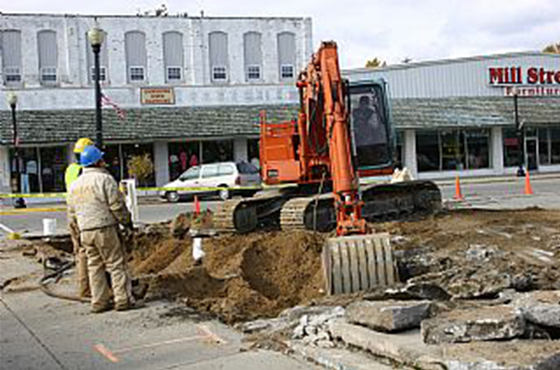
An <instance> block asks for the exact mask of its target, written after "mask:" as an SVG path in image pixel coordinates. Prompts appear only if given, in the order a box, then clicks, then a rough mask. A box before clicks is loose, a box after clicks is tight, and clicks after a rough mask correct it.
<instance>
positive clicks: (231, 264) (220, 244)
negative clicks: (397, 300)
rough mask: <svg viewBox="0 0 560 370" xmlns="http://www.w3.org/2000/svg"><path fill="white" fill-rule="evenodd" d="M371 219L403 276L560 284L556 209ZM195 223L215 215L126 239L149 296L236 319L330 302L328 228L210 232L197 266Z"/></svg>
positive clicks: (466, 294)
mask: <svg viewBox="0 0 560 370" xmlns="http://www.w3.org/2000/svg"><path fill="white" fill-rule="evenodd" d="M372 226H373V228H374V229H375V231H387V232H389V233H390V234H391V236H392V240H393V246H394V249H395V251H396V252H395V253H396V255H397V258H398V261H399V270H400V272H401V277H402V278H404V279H408V281H414V282H418V283H427V284H432V285H436V286H438V287H440V288H442V289H443V290H445V291H446V292H447V293H448V294H449V296H450V297H453V298H455V299H478V298H480V299H482V298H488V297H493V296H495V295H496V294H498V293H499V292H501V291H503V290H505V289H515V290H518V291H530V290H548V289H560V270H559V269H560V263H559V262H560V212H559V211H545V210H540V209H528V210H521V211H499V212H498V211H481V210H476V211H475V210H469V211H454V212H443V213H441V214H439V215H437V216H431V217H427V218H425V219H423V220H419V221H409V222H391V223H383V224H374V225H372ZM191 227H193V228H199V229H200V228H209V227H211V215H209V214H208V215H204V217H203V218H201V219H196V220H193V219H192V217H191V216H190V215H182V216H180V217H179V218H177V219H176V220H174V221H173V222H171V223H170V224H169V223H167V224H154V225H150V226H148V227H147V228H146V229H144V230H143V231H141V232H137V233H136V235H135V237H134V240H133V241H129V242H127V248H128V249H129V268H130V270H131V272H132V275H133V276H134V278H135V279H138V280H139V281H140V282H141V283H142V284H144V285H145V286H146V287H147V290H146V295H145V299H146V300H148V301H149V300H155V299H162V298H166V299H178V300H181V301H182V302H184V303H185V304H186V305H187V306H189V307H191V308H194V309H195V310H197V311H198V312H200V313H202V314H211V315H214V316H216V317H218V318H220V319H221V320H222V321H224V322H226V323H229V324H231V323H235V322H240V321H248V320H253V319H257V318H263V317H274V316H276V315H278V314H279V313H280V312H281V311H282V310H284V309H286V308H289V307H293V306H296V305H302V304H315V303H324V302H330V303H333V298H328V297H325V296H324V291H323V276H322V271H321V259H320V252H321V248H322V245H323V242H324V240H325V239H326V238H327V237H329V235H328V234H321V233H312V232H290V233H285V232H281V231H266V232H265V231H263V232H255V233H251V234H248V235H222V236H215V237H211V238H206V239H204V240H203V248H204V251H205V252H206V256H205V257H204V258H203V261H202V263H201V264H196V263H195V262H194V260H193V258H192V246H191V244H192V240H191V237H190V236H189V233H187V231H188V230H189V228H191ZM337 299H338V298H334V301H336V300H337ZM345 300H346V301H348V297H341V298H340V300H339V301H338V302H336V303H340V302H343V301H345Z"/></svg>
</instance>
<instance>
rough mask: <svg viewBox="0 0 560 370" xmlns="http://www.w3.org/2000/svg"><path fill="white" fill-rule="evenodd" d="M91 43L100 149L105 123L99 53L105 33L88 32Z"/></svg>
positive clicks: (96, 131) (95, 28)
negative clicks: (103, 120) (102, 107)
mask: <svg viewBox="0 0 560 370" xmlns="http://www.w3.org/2000/svg"><path fill="white" fill-rule="evenodd" d="M88 38H89V42H90V44H91V48H92V49H93V60H94V68H93V69H94V76H93V80H94V84H95V144H96V145H97V147H98V148H101V147H102V146H103V122H102V112H101V84H100V81H99V80H100V70H101V69H100V66H99V53H100V52H101V44H103V31H102V30H100V29H99V28H97V27H94V28H92V29H91V30H90V31H89V32H88Z"/></svg>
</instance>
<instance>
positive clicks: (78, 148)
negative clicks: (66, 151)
mask: <svg viewBox="0 0 560 370" xmlns="http://www.w3.org/2000/svg"><path fill="white" fill-rule="evenodd" d="M88 145H94V143H93V141H92V140H91V139H89V138H87V137H83V138H81V139H79V140H78V141H76V145H75V146H74V153H81V152H83V151H84V148H85V147H86V146H88Z"/></svg>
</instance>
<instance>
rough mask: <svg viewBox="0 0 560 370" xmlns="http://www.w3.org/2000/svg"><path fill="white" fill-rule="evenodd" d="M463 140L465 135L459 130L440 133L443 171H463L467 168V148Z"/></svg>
mask: <svg viewBox="0 0 560 370" xmlns="http://www.w3.org/2000/svg"><path fill="white" fill-rule="evenodd" d="M462 139H463V135H462V133H461V132H460V131H458V130H445V131H441V132H440V142H441V152H442V154H441V169H442V170H463V169H465V168H466V164H465V147H464V145H463V144H464V140H462Z"/></svg>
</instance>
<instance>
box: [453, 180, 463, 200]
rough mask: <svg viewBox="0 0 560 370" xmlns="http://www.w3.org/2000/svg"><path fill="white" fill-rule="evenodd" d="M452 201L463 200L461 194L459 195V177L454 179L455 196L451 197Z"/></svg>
mask: <svg viewBox="0 0 560 370" xmlns="http://www.w3.org/2000/svg"><path fill="white" fill-rule="evenodd" d="M453 198H454V199H457V200H463V199H465V197H463V194H462V193H461V183H460V182H459V175H457V177H455V195H454V196H453Z"/></svg>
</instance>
